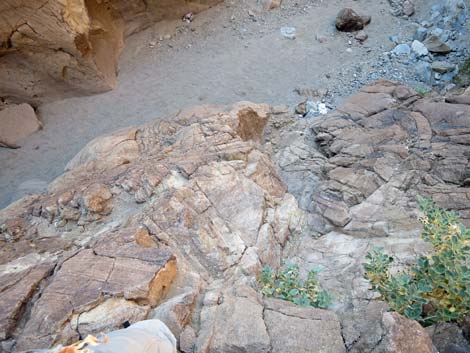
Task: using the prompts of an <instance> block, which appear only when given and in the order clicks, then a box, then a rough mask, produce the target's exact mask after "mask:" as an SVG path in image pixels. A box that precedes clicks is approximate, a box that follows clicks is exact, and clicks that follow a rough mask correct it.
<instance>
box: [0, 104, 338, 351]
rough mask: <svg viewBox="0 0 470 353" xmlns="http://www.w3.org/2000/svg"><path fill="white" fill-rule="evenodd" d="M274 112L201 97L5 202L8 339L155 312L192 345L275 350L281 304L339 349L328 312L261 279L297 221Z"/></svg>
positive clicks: (75, 331)
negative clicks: (277, 294)
mask: <svg viewBox="0 0 470 353" xmlns="http://www.w3.org/2000/svg"><path fill="white" fill-rule="evenodd" d="M269 115H270V109H269V107H268V106H265V105H254V104H250V103H239V104H237V105H235V106H234V107H232V108H230V109H227V110H221V109H220V108H215V107H202V108H197V109H193V110H188V111H183V112H181V113H179V114H178V115H176V116H174V117H169V119H168V120H158V121H156V122H155V123H154V124H151V125H148V126H144V127H140V128H130V129H126V130H123V131H120V132H117V133H115V134H114V135H111V136H107V137H103V138H99V139H97V140H94V141H92V142H90V143H89V144H88V146H87V147H86V148H85V149H84V150H83V151H82V152H80V153H79V154H78V155H77V156H76V157H75V158H74V159H73V160H72V161H71V162H70V163H69V165H68V166H67V171H66V172H65V173H64V174H63V175H62V176H61V177H59V178H58V179H56V180H55V181H54V182H53V183H52V184H51V185H50V186H49V193H48V194H46V195H36V196H30V197H26V198H24V199H22V200H20V201H18V202H17V203H15V204H12V205H11V206H9V207H8V208H6V209H5V210H3V211H1V213H0V224H1V231H0V242H1V243H0V247H1V248H0V249H1V257H0V258H1V262H2V264H1V268H0V284H1V288H2V299H0V310H1V311H0V314H1V318H2V330H1V335H2V336H1V337H2V339H3V343H2V347H3V350H4V351H22V350H26V349H32V348H48V347H51V346H54V345H56V344H59V343H61V344H67V343H70V342H72V341H75V340H78V339H79V338H81V337H85V336H86V335H87V334H89V333H94V334H98V333H99V332H108V331H110V330H113V329H116V328H118V327H120V325H121V324H123V323H124V322H130V323H133V322H136V321H139V320H143V319H146V318H155V319H160V320H162V321H163V322H165V324H167V325H168V327H170V328H171V329H172V332H173V333H174V334H175V335H177V336H178V337H179V338H180V344H181V346H182V347H183V348H184V347H187V349H188V350H191V351H192V350H195V351H197V352H229V351H233V349H237V350H239V351H244V352H261V351H266V352H268V351H271V349H275V350H276V351H283V350H284V349H285V347H287V346H292V345H293V344H294V343H295V340H296V335H297V332H296V331H295V330H290V331H288V332H285V337H287V338H288V340H287V341H282V342H280V341H279V339H278V338H277V336H278V331H279V330H280V329H281V327H280V326H279V325H278V322H277V316H280V317H281V318H282V320H283V321H285V322H286V325H290V324H291V323H292V325H293V327H294V326H295V327H296V326H298V322H300V320H301V322H306V323H307V322H310V323H309V326H308V327H312V328H315V329H317V330H318V332H319V334H320V333H321V332H324V333H328V335H327V336H325V337H323V336H322V337H320V336H319V337H318V340H319V342H321V344H319V345H318V348H316V349H315V350H314V351H318V352H320V351H322V349H323V348H324V347H329V346H334V347H336V348H335V349H336V350H335V351H338V352H343V351H344V345H343V344H342V338H341V329H340V323H339V320H338V318H337V317H336V315H335V314H334V313H332V312H328V311H324V310H316V309H315V310H314V309H301V308H295V307H294V308H292V305H291V304H289V303H284V302H281V303H277V304H275V303H271V304H270V303H269V302H268V303H265V302H264V301H263V299H262V298H261V297H260V295H259V294H258V292H257V291H256V289H255V288H256V276H257V274H258V273H259V271H260V268H261V266H263V265H267V264H269V265H271V266H274V267H278V266H279V264H280V261H281V258H282V251H283V248H284V247H285V245H286V243H287V241H288V239H289V238H290V237H291V236H293V235H294V234H296V233H298V232H300V230H301V227H302V222H303V212H302V211H301V210H300V209H299V208H298V207H297V202H296V201H295V199H294V198H293V196H292V195H289V194H287V193H286V188H285V186H284V184H283V182H282V181H281V180H280V178H279V176H278V175H277V172H276V168H275V166H274V164H273V163H272V162H271V161H270V159H269V157H268V155H267V154H266V153H265V152H263V150H262V148H261V147H262V146H261V145H260V142H261V141H262V139H263V130H264V127H265V125H266V123H267V120H268V117H269ZM265 306H266V307H265ZM247 308H249V312H250V315H248V316H247V315H246V313H247ZM267 311H269V313H267ZM295 317H298V319H295ZM296 320H297V321H296ZM291 321H292V322H291ZM252 325H255V326H256V330H254V329H253V326H252ZM275 338H276V339H277V340H276V339H275ZM309 344H310V343H309V342H308V341H307V340H306V341H305V342H303V343H302V344H301V345H300V346H299V345H297V347H298V348H299V347H300V348H299V349H300V351H311V350H309V348H308V346H307V345H309ZM286 345H287V346H286ZM188 347H189V348H188ZM272 347H274V348H272ZM276 347H277V348H276ZM302 347H303V348H302Z"/></svg>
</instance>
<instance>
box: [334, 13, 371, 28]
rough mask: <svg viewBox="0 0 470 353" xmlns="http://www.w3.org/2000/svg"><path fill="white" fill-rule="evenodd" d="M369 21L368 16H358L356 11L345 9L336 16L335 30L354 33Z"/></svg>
mask: <svg viewBox="0 0 470 353" xmlns="http://www.w3.org/2000/svg"><path fill="white" fill-rule="evenodd" d="M370 21H371V17H370V16H360V15H359V14H358V13H357V12H356V11H354V10H353V9H351V8H349V7H347V8H344V9H342V10H341V11H340V12H339V13H338V15H337V16H336V28H337V29H338V30H339V31H343V32H354V31H359V30H361V29H363V28H364V27H365V26H366V25H368V24H369V23H370Z"/></svg>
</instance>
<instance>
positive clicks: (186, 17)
mask: <svg viewBox="0 0 470 353" xmlns="http://www.w3.org/2000/svg"><path fill="white" fill-rule="evenodd" d="M193 19H194V15H193V13H192V12H188V13H187V14H185V15H184V16H183V18H182V21H183V22H186V23H191V22H193Z"/></svg>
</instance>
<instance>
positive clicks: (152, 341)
mask: <svg viewBox="0 0 470 353" xmlns="http://www.w3.org/2000/svg"><path fill="white" fill-rule="evenodd" d="M107 337H108V340H107V342H106V343H102V344H99V345H97V346H89V347H87V348H88V349H89V350H90V351H91V352H93V353H176V339H175V336H174V335H173V333H171V331H170V330H169V329H168V327H167V326H166V325H165V324H164V323H163V322H161V321H160V320H145V321H140V322H137V323H135V324H133V325H131V326H129V327H128V328H125V329H122V330H117V331H112V332H110V333H109V334H107Z"/></svg>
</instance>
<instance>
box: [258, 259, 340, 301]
mask: <svg viewBox="0 0 470 353" xmlns="http://www.w3.org/2000/svg"><path fill="white" fill-rule="evenodd" d="M317 273H318V271H317V270H311V271H310V272H309V273H308V276H307V279H306V280H305V281H303V280H301V279H300V275H299V267H298V266H297V265H287V266H283V267H282V268H281V269H280V270H279V271H278V272H276V271H274V270H273V269H271V268H270V267H265V268H264V269H263V271H262V272H261V278H260V281H259V282H260V287H261V293H263V295H265V296H267V297H273V298H277V299H283V300H287V301H290V302H293V303H295V304H297V305H302V306H313V307H315V308H323V309H326V308H328V307H329V305H330V304H331V300H332V297H331V295H330V294H328V292H326V291H324V290H321V288H320V284H319V283H318V281H317V279H316V275H317Z"/></svg>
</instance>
